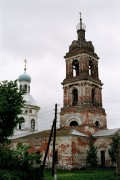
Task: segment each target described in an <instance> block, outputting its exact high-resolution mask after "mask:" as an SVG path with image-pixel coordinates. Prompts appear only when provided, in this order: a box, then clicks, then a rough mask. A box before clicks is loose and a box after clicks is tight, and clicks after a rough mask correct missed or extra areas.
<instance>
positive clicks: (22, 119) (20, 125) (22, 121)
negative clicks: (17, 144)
mask: <svg viewBox="0 0 120 180" xmlns="http://www.w3.org/2000/svg"><path fill="white" fill-rule="evenodd" d="M19 120H20V122H19V129H22V123H24V122H25V119H24V117H20V119H19Z"/></svg>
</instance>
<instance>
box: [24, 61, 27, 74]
mask: <svg viewBox="0 0 120 180" xmlns="http://www.w3.org/2000/svg"><path fill="white" fill-rule="evenodd" d="M24 63H25V67H24V71H25V72H26V70H27V67H26V64H27V60H26V59H25V60H24Z"/></svg>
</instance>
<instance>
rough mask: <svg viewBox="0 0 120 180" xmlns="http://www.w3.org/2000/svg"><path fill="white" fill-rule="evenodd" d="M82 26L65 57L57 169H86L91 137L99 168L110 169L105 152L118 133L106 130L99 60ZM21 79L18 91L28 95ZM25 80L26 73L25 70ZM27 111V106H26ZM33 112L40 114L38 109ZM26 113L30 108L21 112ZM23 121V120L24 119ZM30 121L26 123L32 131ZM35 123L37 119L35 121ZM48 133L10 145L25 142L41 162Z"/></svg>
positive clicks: (116, 130)
mask: <svg viewBox="0 0 120 180" xmlns="http://www.w3.org/2000/svg"><path fill="white" fill-rule="evenodd" d="M85 32H86V29H85V25H84V24H83V22H82V18H81V17H80V22H79V24H78V25H77V40H74V41H73V42H72V44H71V45H70V46H69V51H68V52H67V53H66V55H65V56H64V58H65V63H66V77H65V79H64V80H63V82H62V86H63V95H64V98H63V107H62V108H61V112H60V128H59V129H57V137H56V152H57V156H58V165H57V166H58V168H62V169H74V168H78V169H80V168H83V167H85V166H86V165H87V162H86V155H87V150H88V149H89V143H90V140H91V137H92V138H93V141H94V146H95V147H96V148H97V156H98V162H99V165H102V166H103V165H106V166H110V165H111V159H110V157H109V153H108V150H109V148H110V143H111V140H112V137H113V136H114V135H115V134H117V133H118V134H120V129H119V128H116V129H108V128H107V120H106V113H105V109H104V108H103V104H102V86H103V84H102V82H101V80H100V79H99V67H98V62H99V57H98V55H97V54H96V53H95V50H94V46H93V44H92V42H91V41H87V40H86V38H85ZM22 77H24V75H23V76H20V77H19V81H20V88H23V87H24V88H25V84H26V92H27V93H29V92H28V91H29V83H30V79H29V78H28V79H29V80H28V81H26V79H25V81H24V78H22ZM25 77H26V70H25ZM28 107H29V106H28ZM30 107H31V106H30ZM35 107H36V112H37V110H39V108H38V107H37V106H35ZM25 110H27V112H28V111H29V110H30V109H29V108H26V107H25V109H24V114H25ZM24 117H25V116H24ZM32 119H35V118H29V120H28V121H27V123H28V124H29V127H31V121H32ZM35 120H36V119H35ZM49 135H50V130H46V131H42V132H36V133H34V134H30V135H27V136H24V137H21V138H18V139H14V140H13V143H17V142H19V141H20V142H24V143H28V144H31V145H32V148H33V150H36V151H37V152H38V151H39V152H40V153H41V155H42V157H43V158H44V155H45V151H46V148H47V144H48V138H49ZM52 147H53V141H52V140H51V144H50V147H49V152H48V156H47V165H48V166H49V167H51V164H52V151H53V150H52Z"/></svg>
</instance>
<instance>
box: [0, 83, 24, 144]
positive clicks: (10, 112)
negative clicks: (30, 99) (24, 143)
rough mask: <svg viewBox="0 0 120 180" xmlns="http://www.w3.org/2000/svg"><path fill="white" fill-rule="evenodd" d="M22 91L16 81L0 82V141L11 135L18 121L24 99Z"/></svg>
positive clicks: (2, 141)
mask: <svg viewBox="0 0 120 180" xmlns="http://www.w3.org/2000/svg"><path fill="white" fill-rule="evenodd" d="M22 94H23V92H20V91H19V90H18V84H17V80H16V81H10V82H8V81H3V82H1V83H0V143H4V142H5V141H6V140H7V139H8V137H9V136H12V135H13V131H14V128H15V127H16V125H17V124H18V123H19V118H18V115H19V114H21V108H22V107H23V104H24V100H23V97H22Z"/></svg>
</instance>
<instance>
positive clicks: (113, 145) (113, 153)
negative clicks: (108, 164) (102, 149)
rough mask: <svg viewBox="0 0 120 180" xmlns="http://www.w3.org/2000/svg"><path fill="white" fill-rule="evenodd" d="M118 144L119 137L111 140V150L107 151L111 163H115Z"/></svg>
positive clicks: (119, 142)
mask: <svg viewBox="0 0 120 180" xmlns="http://www.w3.org/2000/svg"><path fill="white" fill-rule="evenodd" d="M119 144H120V135H118V134H117V135H115V136H113V138H112V143H111V148H110V149H109V155H110V157H111V160H112V162H113V163H115V162H116V154H117V153H118V145H119Z"/></svg>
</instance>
